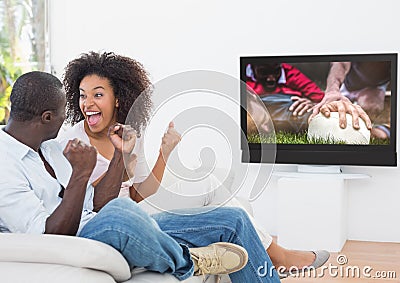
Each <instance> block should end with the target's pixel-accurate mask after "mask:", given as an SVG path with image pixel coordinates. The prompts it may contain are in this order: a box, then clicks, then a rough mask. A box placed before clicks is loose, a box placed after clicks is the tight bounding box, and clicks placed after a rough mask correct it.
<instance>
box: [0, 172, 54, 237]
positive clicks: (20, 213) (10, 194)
mask: <svg viewBox="0 0 400 283" xmlns="http://www.w3.org/2000/svg"><path fill="white" fill-rule="evenodd" d="M3 169H5V170H3V172H1V174H0V175H3V176H7V175H8V176H13V178H12V180H13V181H12V182H10V178H8V182H7V181H5V180H6V179H5V178H0V218H1V222H2V223H3V225H5V226H6V227H7V228H8V230H10V232H12V233H28V234H43V233H44V232H45V228H46V220H47V218H48V217H49V216H50V213H49V212H48V211H47V210H46V208H45V207H44V206H43V202H42V201H41V200H40V199H39V198H38V197H37V196H36V195H35V193H34V191H33V190H32V189H31V188H30V185H29V182H28V180H27V179H26V178H25V176H24V175H23V173H22V171H21V170H18V168H15V166H14V167H7V168H5V167H3ZM4 174H6V175H4Z"/></svg>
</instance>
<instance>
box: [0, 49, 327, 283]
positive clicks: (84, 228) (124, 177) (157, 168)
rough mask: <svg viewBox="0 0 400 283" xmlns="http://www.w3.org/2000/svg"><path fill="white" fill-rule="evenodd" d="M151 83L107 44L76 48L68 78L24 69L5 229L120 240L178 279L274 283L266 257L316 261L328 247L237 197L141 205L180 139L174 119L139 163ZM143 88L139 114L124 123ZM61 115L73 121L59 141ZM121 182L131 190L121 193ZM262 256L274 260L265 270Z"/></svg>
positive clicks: (121, 246)
mask: <svg viewBox="0 0 400 283" xmlns="http://www.w3.org/2000/svg"><path fill="white" fill-rule="evenodd" d="M150 86H151V83H150V80H149V78H148V75H147V73H146V71H145V70H144V69H143V67H142V65H141V64H139V63H138V62H136V61H135V60H133V59H131V58H127V57H124V56H119V55H115V54H113V53H102V54H100V53H95V52H90V53H88V54H82V55H81V56H80V57H79V58H77V59H75V60H73V61H71V62H70V63H69V64H68V66H67V67H66V72H65V74H64V78H63V84H62V83H61V82H60V80H59V79H57V78H56V77H54V76H53V75H50V74H48V73H44V72H37V71H35V72H30V73H26V74H24V75H22V76H20V77H19V78H18V79H17V81H16V82H15V84H14V86H13V89H12V93H11V97H10V99H11V114H10V120H9V122H8V124H7V125H6V126H5V127H4V128H3V129H1V130H0V155H1V157H2V159H3V160H2V162H1V164H0V227H1V228H2V229H5V230H7V231H9V232H12V233H31V234H42V233H48V234H61V235H71V236H78V237H84V238H88V239H93V240H97V241H100V242H103V243H106V244H108V245H110V246H112V247H113V248H115V249H116V250H118V251H119V252H120V253H121V254H122V255H123V256H124V258H125V259H126V260H127V262H128V264H129V266H130V268H134V267H144V268H146V269H148V270H152V271H157V272H160V273H170V274H172V275H174V276H175V277H176V278H177V279H179V280H184V279H186V278H188V277H190V276H193V275H201V274H229V276H230V279H231V281H232V282H234V283H235V282H237V283H239V282H241V283H243V282H279V280H280V276H279V274H278V272H277V271H276V270H275V269H274V268H273V266H276V267H277V268H278V267H279V268H280V269H279V270H282V269H281V268H283V269H285V270H286V271H287V270H288V269H289V268H290V267H292V266H295V267H296V268H299V269H301V268H303V267H310V266H313V267H319V266H322V265H323V264H324V263H325V262H326V261H327V259H328V257H329V253H327V252H324V251H316V252H311V251H310V252H308V251H292V250H287V249H284V248H283V247H280V246H279V245H277V244H276V243H275V242H273V241H272V238H271V237H270V236H269V235H268V234H266V233H263V232H261V230H262V229H259V228H257V227H255V226H257V225H256V224H255V222H254V219H252V218H251V216H249V215H247V213H246V212H245V211H244V210H243V209H241V208H238V207H218V208H215V209H213V210H209V209H204V208H193V209H190V213H189V214H190V215H188V214H187V213H169V212H163V213H158V214H153V215H149V214H147V213H146V212H144V211H143V210H142V209H141V208H140V207H139V205H138V204H137V203H138V202H140V201H142V200H143V199H145V198H146V197H148V196H150V195H152V194H155V193H156V192H157V189H158V187H159V184H160V182H161V179H162V178H163V174H164V170H165V166H166V162H167V160H168V157H169V155H170V154H171V152H172V151H173V149H174V148H175V146H176V145H177V144H178V142H179V141H180V139H181V136H180V135H179V133H178V132H177V131H176V130H175V129H174V125H173V123H170V125H169V128H168V130H167V131H166V133H165V134H164V136H163V138H162V141H161V146H160V151H159V156H158V159H157V161H156V163H155V165H154V168H153V169H152V172H151V173H150V174H148V173H146V166H145V161H144V155H143V150H142V149H143V144H142V139H141V138H137V136H139V134H140V132H141V131H142V130H143V129H144V127H145V126H146V123H147V121H148V119H149V116H150V111H151V106H152V104H151V94H150V92H147V91H146V90H148V89H149V87H150ZM139 96H140V100H141V103H142V104H141V108H140V109H141V112H140V113H135V114H136V115H134V116H135V120H134V121H132V122H131V123H129V124H130V125H125V121H126V118H127V115H128V112H129V110H130V108H131V107H132V105H133V103H134V102H135V101H136V100H137V99H138V98H139ZM66 116H67V117H66ZM65 118H67V121H68V122H70V123H71V124H72V125H74V126H73V127H71V128H69V129H68V130H67V131H66V132H65V133H64V135H63V138H62V139H61V140H59V139H57V140H56V139H55V138H56V137H57V136H58V133H59V130H60V128H61V126H62V125H63V123H64V120H65ZM124 161H125V162H124ZM128 176H133V178H131V179H129V177H128ZM121 188H124V189H125V195H126V197H119V196H120V195H121V194H123V193H121ZM265 266H268V267H271V268H270V269H269V270H268V272H267V273H263V274H262V275H260V272H259V267H265ZM286 274H287V273H286ZM281 275H282V274H281Z"/></svg>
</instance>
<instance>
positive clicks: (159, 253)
mask: <svg viewBox="0 0 400 283" xmlns="http://www.w3.org/2000/svg"><path fill="white" fill-rule="evenodd" d="M78 236H80V237H84V238H88V239H93V240H97V241H100V242H103V243H106V244H108V245H110V246H112V247H114V248H115V249H116V250H118V251H119V252H120V253H121V254H122V255H123V256H124V257H125V259H126V260H127V261H128V264H129V267H130V268H133V267H135V266H139V267H144V268H146V269H148V270H153V271H158V272H160V273H171V274H172V275H174V276H175V277H177V278H178V279H179V280H183V279H186V278H188V277H190V276H192V274H193V268H194V267H193V262H192V260H191V256H190V253H189V249H188V247H187V246H185V245H183V244H178V243H177V242H176V241H175V240H174V239H173V238H171V237H170V236H168V235H167V234H165V233H164V232H162V231H161V230H160V229H159V227H158V225H157V223H156V222H155V221H154V220H153V219H152V218H151V217H150V216H149V215H148V214H147V213H145V212H144V211H142V210H141V209H140V208H139V207H138V205H137V204H136V203H135V202H134V201H132V200H131V199H128V198H120V199H115V200H112V201H111V202H109V203H108V204H107V205H106V206H104V207H103V209H101V210H100V212H99V213H98V214H97V215H96V216H95V217H94V218H93V219H92V220H90V221H89V222H88V223H87V224H86V225H85V227H83V229H82V231H81V232H80V234H79V235H78Z"/></svg>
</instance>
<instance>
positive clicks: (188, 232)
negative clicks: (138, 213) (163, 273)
mask: <svg viewBox="0 0 400 283" xmlns="http://www.w3.org/2000/svg"><path fill="white" fill-rule="evenodd" d="M152 217H153V218H154V219H155V220H156V221H157V223H158V225H159V226H160V228H161V230H163V231H164V232H166V233H167V234H169V235H170V236H171V237H172V238H174V239H175V240H176V241H177V242H179V243H182V244H185V245H187V246H189V247H198V246H207V245H209V244H211V243H214V242H230V243H234V244H237V245H240V246H242V247H244V248H245V249H246V250H247V253H248V256H249V260H248V264H247V265H246V266H245V267H244V268H243V269H242V270H240V271H237V272H235V273H232V274H230V275H229V276H230V278H231V280H232V282H233V283H243V282H252V283H256V282H260V283H261V282H279V278H278V275H277V273H276V271H275V270H274V267H273V265H272V263H271V260H270V258H269V256H268V254H267V252H266V251H265V248H264V246H263V245H262V243H261V241H260V238H259V237H258V235H257V232H256V230H255V229H254V227H253V225H252V224H251V221H250V220H249V217H248V216H247V214H246V212H245V211H243V210H242V209H240V208H228V207H222V208H216V209H214V210H210V208H209V207H208V208H197V209H185V210H175V211H172V212H168V213H167V212H165V213H159V214H155V215H153V216H152Z"/></svg>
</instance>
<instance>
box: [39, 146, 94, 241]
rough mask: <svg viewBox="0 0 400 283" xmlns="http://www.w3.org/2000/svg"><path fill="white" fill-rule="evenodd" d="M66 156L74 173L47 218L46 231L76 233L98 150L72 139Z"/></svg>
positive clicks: (65, 153)
mask: <svg viewBox="0 0 400 283" xmlns="http://www.w3.org/2000/svg"><path fill="white" fill-rule="evenodd" d="M63 153H64V156H65V157H66V158H67V159H68V161H69V162H70V163H71V166H72V175H71V178H70V180H69V183H68V186H67V187H66V188H65V192H64V195H63V199H62V201H61V204H60V205H59V206H58V207H57V208H56V209H55V210H54V212H53V213H52V214H51V215H50V216H49V217H48V218H47V220H46V227H45V233H46V234H61V235H76V232H77V231H78V228H79V223H80V220H81V215H82V208H83V202H84V199H85V193H86V187H87V185H88V181H89V177H90V175H91V174H92V171H93V168H94V166H95V165H96V155H97V151H96V149H95V148H94V147H93V146H90V145H87V144H85V143H83V142H81V141H79V140H78V139H74V140H70V141H69V142H68V143H67V145H66V147H65V149H64V152H63Z"/></svg>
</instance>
